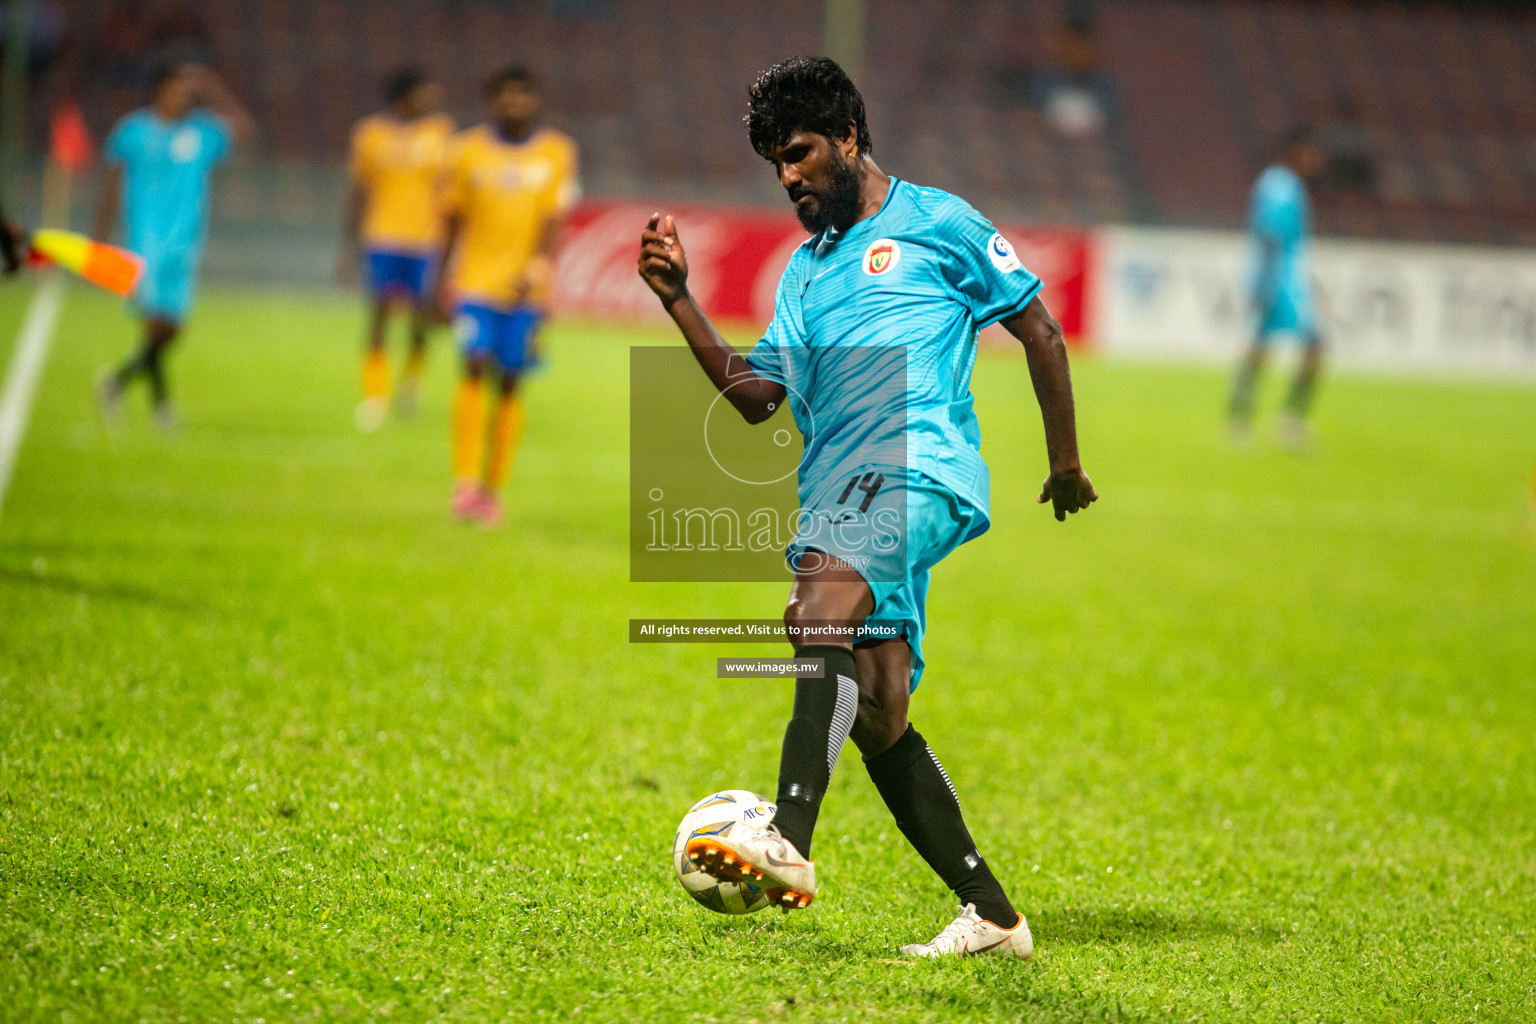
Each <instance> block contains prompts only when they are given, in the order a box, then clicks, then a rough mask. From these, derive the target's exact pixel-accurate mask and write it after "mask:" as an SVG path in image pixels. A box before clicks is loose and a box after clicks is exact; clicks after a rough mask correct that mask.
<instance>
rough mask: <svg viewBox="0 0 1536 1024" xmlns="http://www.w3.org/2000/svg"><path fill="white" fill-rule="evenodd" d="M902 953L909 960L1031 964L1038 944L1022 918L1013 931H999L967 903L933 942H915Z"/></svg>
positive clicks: (1020, 917) (1021, 917) (904, 947)
mask: <svg viewBox="0 0 1536 1024" xmlns="http://www.w3.org/2000/svg"><path fill="white" fill-rule="evenodd" d="M901 952H902V953H903V954H904V955H906V956H980V955H982V954H983V953H986V954H991V955H996V956H1016V957H1018V958H1019V959H1020V960H1028V959H1029V958H1030V957H1032V956H1034V955H1035V940H1034V937H1033V936H1032V935H1030V934H1029V923H1028V922H1026V921H1025V920H1024V915H1023V914H1020V915H1019V923H1018V924H1016V925H1014V926H1013V927H1012V928H999V927H998V926H997V925H995V924H993V923H992V922H991V921H987V920H983V919H982V917H981V916H980V915H979V914H977V913H976V905H975V904H974V903H967V904H966V905H965V906H963V907H961V908H960V916H959V917H957V918H955V919H954V920H953V921H951V922H949V924H947V925H945V926H944V930H943V931H941V932H939V934H938V935H936V936H934V938H933V941H932V942H914V943H912V944H911V945H910V946H902V947H901Z"/></svg>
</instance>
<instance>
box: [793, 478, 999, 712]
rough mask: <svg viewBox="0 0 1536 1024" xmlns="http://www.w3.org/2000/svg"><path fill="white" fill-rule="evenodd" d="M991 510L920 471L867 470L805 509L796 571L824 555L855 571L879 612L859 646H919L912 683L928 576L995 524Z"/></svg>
mask: <svg viewBox="0 0 1536 1024" xmlns="http://www.w3.org/2000/svg"><path fill="white" fill-rule="evenodd" d="M991 525H992V524H991V520H990V519H989V518H988V517H987V513H986V511H985V510H983V509H981V508H978V507H977V506H975V505H973V504H971V503H970V502H968V501H966V500H965V499H963V498H961V497H960V496H959V495H957V494H955V493H954V492H953V491H951V490H950V489H949V488H947V487H945V486H944V485H942V484H940V483H939V482H938V481H936V480H934V479H932V478H931V477H928V476H925V475H924V474H922V473H919V472H916V471H915V470H910V469H904V468H897V467H881V466H866V467H862V468H860V469H859V470H856V471H853V472H850V473H847V474H845V475H843V476H841V477H838V478H837V479H834V480H829V481H827V482H826V483H824V484H822V485H820V486H819V487H817V488H814V489H813V490H812V497H811V499H810V500H809V501H806V502H805V503H803V505H802V507H801V510H800V516H799V522H798V524H797V529H796V534H795V539H794V541H792V542H791V543H790V546H789V548H788V550H787V551H786V552H785V556H786V558H787V559H788V561H789V564H790V566H791V568H796V569H804V568H814V567H815V565H816V559H817V558H818V557H819V554H818V553H824V554H828V555H832V556H834V557H835V558H838V559H840V560H841V561H844V562H846V563H848V564H849V565H850V566H852V567H853V568H854V569H856V570H857V571H858V573H859V575H861V576H863V577H864V581H865V582H866V583H868V584H869V588H870V590H871V591H872V592H873V594H874V598H875V607H874V610H873V611H872V612H870V614H869V618H868V619H866V620H865V622H864V625H863V627H862V628H861V629H860V630H859V633H858V635H857V637H856V638H855V640H854V643H855V644H856V645H857V644H861V643H873V642H876V641H879V640H885V639H891V638H893V637H898V636H899V637H903V638H905V640H906V641H907V645H908V646H909V647H911V648H912V680H911V683H910V688H911V689H913V690H915V689H917V684H918V682H919V681H920V680H921V679H922V675H923V631H924V628H925V626H926V623H927V602H928V580H929V570H930V569H932V568H933V567H934V566H935V565H937V564H938V563H939V562H940V561H942V560H943V559H944V558H945V556H947V555H948V554H949V553H950V552H951V551H953V550H955V549H956V548H958V547H959V546H960V545H961V544H964V543H965V542H966V541H968V540H971V539H973V538H975V537H979V536H981V535H982V534H983V533H985V532H986V531H987V528H988V527H989V526H991Z"/></svg>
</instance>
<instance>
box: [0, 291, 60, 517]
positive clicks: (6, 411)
mask: <svg viewBox="0 0 1536 1024" xmlns="http://www.w3.org/2000/svg"><path fill="white" fill-rule="evenodd" d="M63 304H64V279H63V278H62V277H61V276H59V275H58V274H56V273H48V274H45V275H44V276H43V279H42V281H40V282H38V285H37V289H36V290H35V291H34V292H33V293H32V304H31V305H29V306H28V307H27V319H26V321H25V322H24V323H23V324H22V325H21V334H20V335H19V336H18V337H17V339H16V351H15V352H14V353H12V355H11V368H10V369H9V370H8V371H6V375H5V391H4V393H3V394H0V510H4V508H5V494H6V491H8V490H10V486H11V472H12V471H13V470H14V469H15V468H16V453H17V452H18V451H19V450H20V449H21V438H22V435H23V434H25V433H26V432H27V414H28V413H29V412H31V411H32V396H33V395H34V394H36V392H37V381H38V378H39V377H41V376H42V374H43V361H44V360H46V359H47V358H48V346H49V345H50V344H52V343H53V325H54V322H55V321H56V320H58V318H59V308H60V307H61V306H62V305H63Z"/></svg>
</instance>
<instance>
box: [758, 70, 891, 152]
mask: <svg viewBox="0 0 1536 1024" xmlns="http://www.w3.org/2000/svg"><path fill="white" fill-rule="evenodd" d="M747 97H748V99H747V116H746V117H744V118H742V121H743V123H745V124H746V126H747V137H748V138H750V139H751V140H752V148H753V149H755V150H757V153H758V155H759V156H763V157H766V156H767V155H768V153H769V151H770V150H772V149H773V148H774V147H775V146H781V145H783V144H784V141H785V140H786V139H788V138H789V137H790V136H791V135H793V134H794V133H795V132H814V133H815V134H817V135H825V136H826V137H827V138H829V139H838V138H842V136H843V133H844V132H846V131H847V130H848V126H849V125H853V129H854V138H855V141H856V142H857V143H858V147H859V153H860V154H862V155H865V156H868V155H869V153H870V152H871V151H872V150H873V149H874V143H873V142H871V141H870V138H869V125H868V124H866V123H865V121H864V97H862V96H860V95H859V90H858V89H857V88H856V87H855V86H854V84H853V80H852V79H850V78H849V77H848V75H847V73H846V72H844V71H843V69H842V68H840V67H838V65H837V61H835V60H833V59H832V58H830V57H791V58H790V59H789V60H786V61H782V62H781V63H778V64H775V65H774V66H773V67H771V68H769V69H768V70H767V71H764V72H763V73H762V74H761V75H758V76H757V81H755V82H753V83H752V88H751V89H749V90H747Z"/></svg>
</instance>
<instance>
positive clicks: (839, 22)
mask: <svg viewBox="0 0 1536 1024" xmlns="http://www.w3.org/2000/svg"><path fill="white" fill-rule="evenodd" d="M822 45H823V46H824V47H825V48H826V51H827V56H828V57H831V58H832V59H833V60H835V61H837V62H838V64H840V65H842V68H843V70H844V71H846V72H848V77H849V78H851V79H853V81H854V84H855V85H857V84H858V81H859V78H860V77H861V76H862V74H863V72H864V0H827V17H826V24H825V26H824V27H823V31H822Z"/></svg>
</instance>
